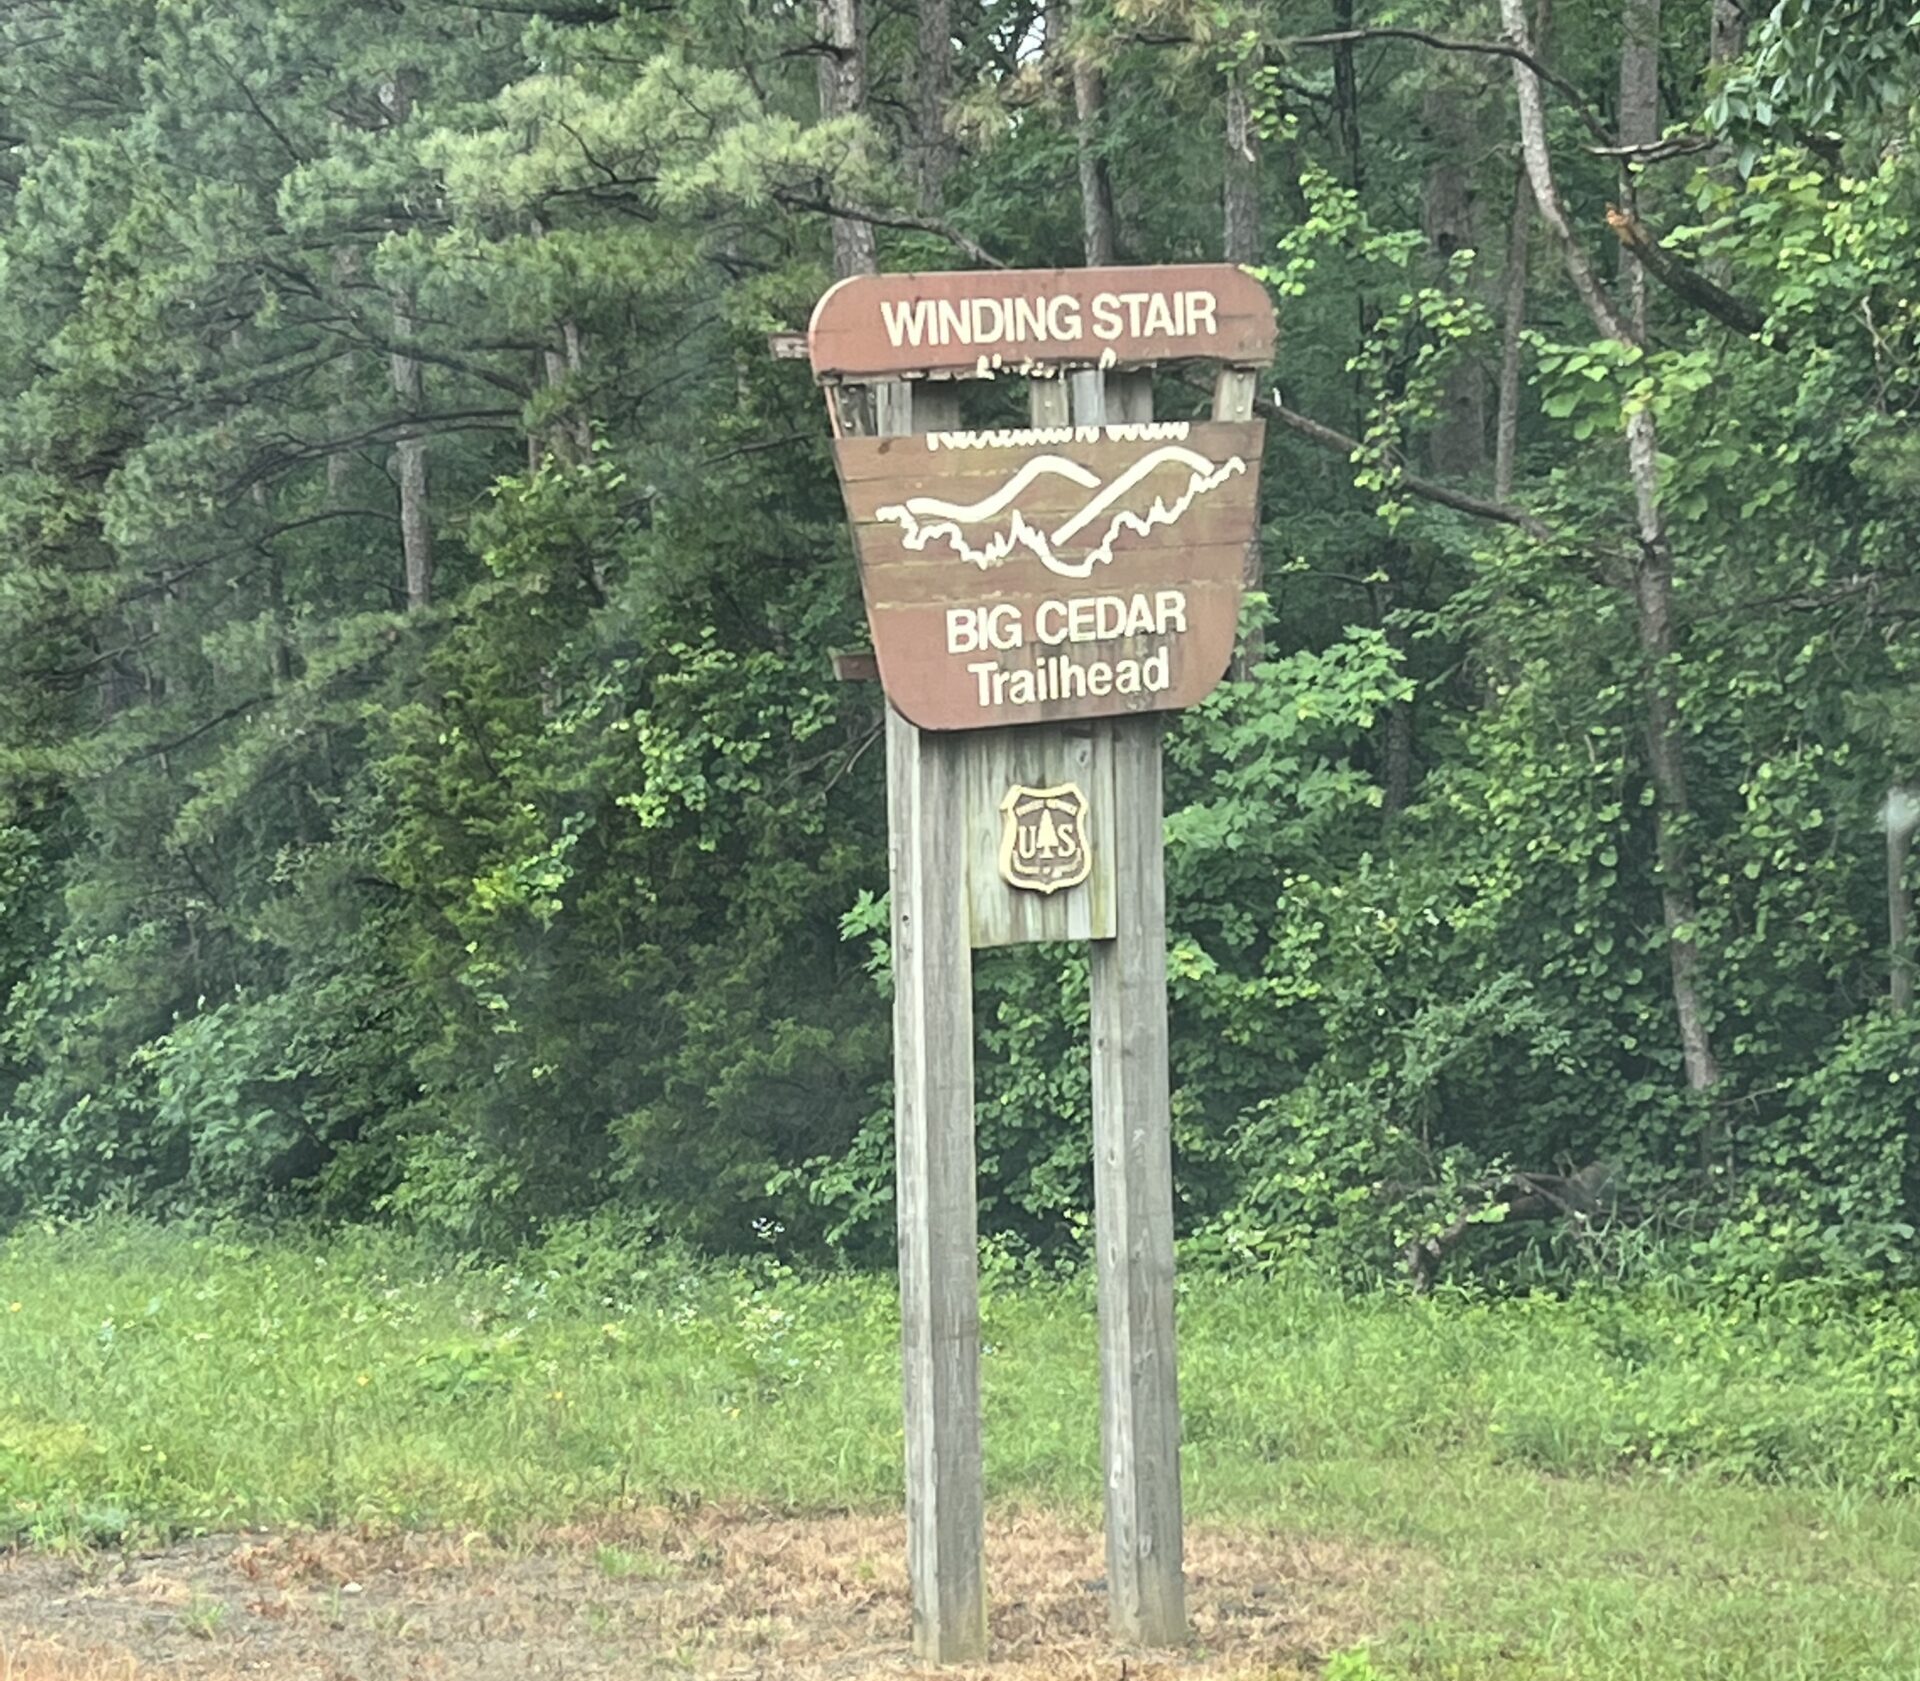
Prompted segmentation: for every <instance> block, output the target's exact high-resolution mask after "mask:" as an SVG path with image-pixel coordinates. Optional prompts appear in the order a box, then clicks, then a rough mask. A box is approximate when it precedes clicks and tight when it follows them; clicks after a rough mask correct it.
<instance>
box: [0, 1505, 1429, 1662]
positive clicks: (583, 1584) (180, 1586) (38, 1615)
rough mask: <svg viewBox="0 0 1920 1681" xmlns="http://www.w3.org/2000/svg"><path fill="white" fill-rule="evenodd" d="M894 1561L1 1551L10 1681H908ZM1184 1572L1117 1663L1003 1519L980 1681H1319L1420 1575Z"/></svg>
mask: <svg viewBox="0 0 1920 1681" xmlns="http://www.w3.org/2000/svg"><path fill="white" fill-rule="evenodd" d="M902 1551H903V1536H902V1533H901V1525H900V1521H899V1519H898V1518H887V1517H875V1516H868V1515H841V1516H825V1517H806V1518H769V1517H766V1516H759V1515H752V1514H744V1513H727V1512H715V1511H700V1512H694V1513H648V1514H644V1515H636V1516H632V1517H628V1518H624V1519H621V1520H618V1521H610V1522H604V1523H597V1524H595V1525H593V1526H591V1527H582V1528H578V1529H568V1530H561V1531H557V1532H549V1533H546V1534H544V1535H541V1536H539V1537H537V1538H533V1539H530V1540H528V1541H526V1542H524V1543H518V1544H513V1545H501V1544H499V1543H498V1542H495V1541H490V1540H488V1539H486V1538H484V1537H481V1536H466V1537H461V1536H452V1535H403V1536H394V1537H386V1538H382V1537H375V1536H368V1535H342V1534H287V1535H270V1536H268V1535H258V1536H247V1537H237V1538H236V1537H226V1538H222V1539H216V1540H208V1541H199V1542H194V1543H192V1544H190V1545H185V1546H179V1547H174V1548H171V1549H169V1550H167V1551H165V1552H159V1553H151V1554H144V1555H133V1556H121V1555H110V1554H96V1555H90V1556H86V1557H81V1558H52V1557H46V1556H39V1555H31V1554H29V1555H22V1556H18V1557H14V1558H10V1559H0V1681H161V1678H167V1681H173V1678H176V1677H177V1678H180V1681H185V1678H187V1677H191V1678H192V1681H239V1678H241V1677H271V1678H272V1681H414V1678H419V1681H532V1678H542V1677H563V1676H564V1677H567V1678H568V1681H589V1678H594V1677H613V1676H619V1677H622V1678H627V1677H637V1676H645V1677H653V1676H661V1677H666V1676H678V1677H690V1678H700V1681H720V1678H728V1681H731V1678H736V1677H738V1678H741V1681H746V1678H750V1677H761V1676H769V1677H771V1676H779V1677H782V1678H793V1681H852V1678H857V1677H862V1676H892V1675H911V1674H915V1673H919V1672H920V1670H919V1666H918V1665H916V1664H915V1662H914V1660H913V1657H912V1653H911V1650H910V1648H909V1645H908V1641H907V1630H908V1611H907V1584H906V1567H905V1562H904V1559H903V1557H902ZM1187 1558H1188V1583H1189V1601H1190V1607H1191V1613H1192V1623H1193V1631H1194V1639H1193V1644H1192V1646H1191V1647H1190V1648H1189V1649H1188V1650H1187V1651H1185V1652H1181V1653H1174V1654H1142V1653H1136V1652H1128V1651H1126V1650H1125V1649H1124V1648H1121V1647H1118V1646H1116V1645H1115V1644H1114V1643H1113V1641H1112V1640H1111V1638H1110V1637H1109V1636H1108V1634H1107V1632H1106V1610H1107V1608H1106V1596H1105V1591H1104V1586H1105V1585H1104V1583H1103V1582H1102V1581H1101V1580H1100V1577H1101V1574H1102V1571H1103V1568H1104V1566H1103V1564H1102V1560H1101V1542H1100V1537H1099V1535H1098V1533H1097V1532H1096V1531H1094V1530H1092V1529H1089V1528H1084V1527H1081V1526H1078V1525H1075V1524H1072V1523H1068V1522H1064V1521H1062V1520H1060V1519H1058V1518H1055V1517H1051V1516H1047V1515H1041V1514H1019V1513H1006V1514H999V1515H997V1516H996V1518H995V1521H994V1523H993V1525H992V1528H991V1532H990V1535H989V1539H988V1570H989V1579H990V1581H991V1583H992V1589H993V1594H994V1599H993V1607H992V1627H993V1652H994V1663H993V1665H992V1668H991V1670H990V1671H989V1672H986V1673H991V1674H992V1675H993V1676H994V1677H995V1678H996V1681H1016V1678H1020V1677H1032V1678H1034V1681H1039V1678H1041V1677H1046V1678H1047V1681H1073V1678H1076V1677H1089V1678H1091V1677H1096V1676H1097V1677H1101V1678H1103V1681H1118V1678H1119V1677H1121V1676H1123V1675H1124V1676H1125V1677H1127V1678H1128V1681H1158V1678H1169V1681H1170V1678H1172V1677H1182V1678H1188V1677H1192V1678H1202V1677H1205V1678H1222V1681H1224V1678H1226V1677H1256V1676H1257V1677H1260V1678H1261V1681H1282V1678H1287V1677H1296V1676H1308V1675H1312V1674H1316V1673H1317V1672H1318V1670H1319V1668H1320V1665H1321V1662H1322V1660H1323V1659H1324V1658H1325V1656H1326V1654H1327V1653H1329V1652H1331V1651H1335V1650H1338V1649H1340V1648H1341V1647H1343V1646H1347V1645H1350V1644H1351V1643H1352V1642H1354V1641H1356V1640H1359V1639H1361V1638H1364V1637H1365V1636H1367V1635H1368V1634H1370V1633H1373V1632H1375V1631H1376V1630H1377V1628H1378V1625H1379V1617H1380V1611H1379V1606H1380V1602H1381V1601H1382V1600H1383V1599H1384V1598H1385V1597H1386V1595H1385V1593H1384V1592H1383V1590H1385V1589H1386V1588H1388V1587H1389V1586H1390V1585H1392V1583H1393V1582H1394V1581H1395V1580H1396V1579H1402V1578H1404V1577H1405V1576H1406V1575H1407V1573H1408V1571H1409V1568H1410V1563H1409V1561H1408V1560H1407V1559H1405V1558H1404V1557H1399V1556H1395V1555H1387V1554H1378V1553H1366V1552H1362V1551H1359V1550H1356V1549H1354V1548H1351V1547H1347V1546H1343V1545H1340V1544H1338V1543H1333V1542H1327V1541H1320V1540H1312V1539H1305V1538H1302V1537H1298V1536H1288V1535H1281V1534H1272V1533H1264V1532H1260V1531H1246V1530H1238V1531H1231V1532H1229V1531H1223V1530H1209V1529H1201V1530H1197V1531H1194V1532H1192V1533H1191V1534H1190V1535H1189V1538H1188V1550H1187ZM1412 1567H1413V1568H1417V1566H1412ZM943 1673H944V1674H946V1675H949V1676H951V1675H953V1674H955V1672H953V1671H947V1672H943ZM960 1673H964V1672H960Z"/></svg>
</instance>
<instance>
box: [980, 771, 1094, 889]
mask: <svg viewBox="0 0 1920 1681" xmlns="http://www.w3.org/2000/svg"><path fill="white" fill-rule="evenodd" d="M1092 873H1093V855H1092V853H1091V852H1090V851H1089V850H1088V846H1087V796H1086V795H1085V794H1084V793H1082V792H1081V790H1080V786H1079V784H1078V783H1074V782H1063V783H1061V784H1060V785H1059V786H1058V787H1055V788H1023V787H1021V786H1020V785H1019V784H1017V783H1016V784H1015V785H1014V786H1013V787H1011V788H1009V789H1008V790H1007V793H1006V798H1004V799H1003V800H1001V802H1000V875H1001V878H1002V879H1003V880H1004V881H1005V882H1006V883H1007V885H1008V886H1009V887H1017V888H1021V889H1023V890H1024V891H1026V892H1029V893H1058V892H1060V891H1061V890H1062V889H1063V888H1068V887H1078V886H1079V885H1080V883H1081V882H1083V881H1085V880H1086V879H1087V877H1088V876H1089V875H1091V874H1092Z"/></svg>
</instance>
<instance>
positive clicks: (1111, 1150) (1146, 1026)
mask: <svg viewBox="0 0 1920 1681" xmlns="http://www.w3.org/2000/svg"><path fill="white" fill-rule="evenodd" d="M1073 399H1074V405H1073V406H1074V410H1075V413H1074V420H1075V422H1076V423H1077V424H1080V425H1087V426H1097V425H1105V424H1108V423H1109V422H1122V421H1143V420H1151V419H1152V418H1153V382H1152V378H1151V376H1150V375H1148V374H1107V375H1105V376H1104V377H1103V376H1101V375H1100V374H1098V373H1093V374H1076V375H1074V376H1073ZM1097 729H1098V732H1099V733H1098V735H1097V736H1096V739H1095V751H1096V752H1098V753H1100V754H1102V755H1103V756H1105V757H1106V758H1107V759H1108V760H1109V762H1110V765H1111V771H1112V780H1113V800H1114V860H1113V864H1114V902H1115V906H1116V909H1117V919H1116V927H1115V931H1114V938H1112V939H1110V940H1095V941H1094V942H1093V965H1092V991H1093V1002H1092V1017H1093V1020H1092V1038H1093V1163H1094V1166H1093V1184H1094V1244H1095V1251H1096V1256H1095V1259H1096V1268H1097V1273H1098V1280H1099V1283H1098V1295H1099V1311H1100V1437H1101V1446H1102V1452H1103V1457H1104V1461H1105V1465H1106V1474H1107V1596H1108V1614H1109V1617H1110V1620H1111V1622H1112V1625H1113V1630H1114V1632H1115V1633H1116V1634H1117V1635H1119V1636H1120V1637H1121V1638H1122V1639H1123V1640H1130V1641H1137V1642H1139V1643H1140V1644H1142V1645H1147V1646H1177V1645H1179V1644H1180V1643H1181V1642H1183V1641H1184V1640H1185V1639H1186V1636H1187V1610H1186V1578H1185V1574H1184V1568H1183V1558H1182V1523H1181V1497H1180V1388H1179V1369H1178V1353H1177V1347H1176V1342H1175V1333H1174V1316H1173V1147H1172V1119H1171V1099H1170V1091H1171V1072H1170V1068H1169V1061H1168V1037H1167V915H1166V897H1167V895H1166V870H1165V861H1164V857H1163V849H1162V832H1163V830H1164V828H1165V822H1166V818H1165V796H1164V793H1163V790H1162V786H1161V755H1160V744H1161V725H1160V720H1159V719H1158V718H1156V717H1140V718H1116V719H1112V720H1109V721H1108V722H1106V723H1103V724H1101V725H1099V726H1097Z"/></svg>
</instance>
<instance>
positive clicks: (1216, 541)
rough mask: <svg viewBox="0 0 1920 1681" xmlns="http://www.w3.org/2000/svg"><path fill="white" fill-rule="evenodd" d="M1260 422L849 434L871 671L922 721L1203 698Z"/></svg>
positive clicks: (1228, 647) (1228, 598)
mask: <svg viewBox="0 0 1920 1681" xmlns="http://www.w3.org/2000/svg"><path fill="white" fill-rule="evenodd" d="M1261 438H1262V428H1261V426H1260V424H1259V423H1258V422H1255V421H1248V422H1237V423H1221V422H1192V423H1189V422H1185V421H1178V422H1170V423H1163V424H1158V425H1156V424H1152V423H1145V424H1135V425H1118V426H1086V427H1055V428H1041V429H1028V430H1021V431H1008V432H931V433H926V434H924V435H919V436H909V437H893V438H841V439H839V440H837V441H836V443H835V445H834V455H835V459H836V461H837V463H838V465H839V469H840V479H841V487H842V489H843V490H844V492H845V494H846V501H847V511H848V514H849V516H850V517H851V519H852V521H853V526H854V537H855V544H856V547H857V549H858V553H859V559H860V580H861V587H862V590H863V592H864V594H865V596H866V603H867V620H868V623H869V624H870V626H871V627H872V630H873V644H874V651H875V653H876V655H877V656H878V659H879V665H880V680H881V683H882V684H883V686H884V687H885V689H886V692H887V698H888V699H889V700H890V701H891V702H892V703H893V705H894V706H895V707H896V708H897V709H898V710H899V712H900V713H901V715H902V716H904V717H905V718H907V719H909V720H910V721H911V722H913V723H915V724H917V725H919V726H920V728H922V729H927V730H967V729H985V728H989V727H993V726H996V725H1003V724H1037V723H1049V722H1059V721H1063V720H1067V719H1076V718H1106V717H1125V716H1129V715H1133V714H1137V713H1144V712H1161V711H1167V710H1171V709H1173V708H1177V707H1183V706H1191V705H1193V704H1194V703H1195V702H1196V701H1199V700H1203V699H1204V698H1205V697H1206V696H1207V695H1208V694H1209V693H1211V692H1212V690H1213V688H1214V686H1215V685H1216V684H1217V683H1218V682H1219V681H1220V678H1221V676H1222V675H1223V674H1224V673H1225V671H1226V668H1227V664H1228V662H1229V660H1231V658H1232V656H1233V644H1234V632H1235V629H1236V627H1237V624H1238V621H1239V616H1240V598H1241V591H1242V587H1243V573H1244V562H1245V558H1246V552H1247V545H1248V543H1249V542H1250V541H1251V540H1252V538H1253V536H1254V533H1255V530H1256V527H1257V523H1258V520H1259V505H1260V499H1259V476H1260V446H1261Z"/></svg>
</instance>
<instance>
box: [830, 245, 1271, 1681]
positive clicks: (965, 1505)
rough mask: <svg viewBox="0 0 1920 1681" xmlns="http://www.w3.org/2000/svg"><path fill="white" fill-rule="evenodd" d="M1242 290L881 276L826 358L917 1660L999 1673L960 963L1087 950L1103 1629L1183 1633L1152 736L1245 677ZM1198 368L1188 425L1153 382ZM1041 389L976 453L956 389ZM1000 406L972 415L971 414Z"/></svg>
mask: <svg viewBox="0 0 1920 1681" xmlns="http://www.w3.org/2000/svg"><path fill="white" fill-rule="evenodd" d="M1273 347H1274V318H1273V310H1272V306H1271V304H1270V303H1269V302H1268V299H1267V296H1266V293H1265V291H1264V290H1263V289H1262V288H1261V286H1260V285H1259V284H1258V283H1257V282H1256V281H1255V280H1254V279H1253V278H1252V277H1251V276H1250V275H1248V274H1246V273H1245V272H1244V271H1242V270H1240V269H1237V268H1232V267H1229V266H1225V265H1218V264H1214V265H1187V266H1173V267H1165V268H1125V269H1118V268H1116V269H1088V270H1071V269H1068V270H1059V269H1053V270H1034V271H1029V272H1009V271H997V272H993V273H963V274H962V273H956V274H903V275H863V276H856V277H854V278H852V279H849V280H843V281H841V282H840V284H839V285H837V286H835V287H834V288H833V289H832V290H831V291H829V292H828V293H827V294H826V296H825V297H823V298H822V299H821V300H820V303H819V306H818V307H817V308H816V310H815V311H814V316H813V323H812V327H811V330H810V332H809V334H808V348H809V354H810V356H811V359H812V362H813V369H814V374H815V377H816V378H817V379H818V380H819V382H820V384H821V385H822V386H823V387H825V389H826V396H827V409H828V414H829V417H830V419H831V422H832V428H833V436H834V462H835V467H836V470H837V472H838V474H839V478H840V484H841V489H842V491H843V493H844V496H845V500H846V506H847V513H848V517H849V520H850V522H851V524H852V527H853V532H854V547H855V553H856V557H857V560H858V564H859V569H860V583H861V592H862V595H863V597H864V599H865V602H866V609H867V623H868V627H869V629H870V630H871V632H872V634H873V645H874V664H875V665H877V667H878V674H879V677H880V681H881V685H882V687H883V689H884V690H885V694H886V699H887V713H886V740H887V829H888V842H889V846H888V851H889V880H890V885H891V899H892V919H893V925H892V931H893V1026H894V1128H895V1145H896V1185H897V1196H898V1204H899V1210H898V1212H899V1228H900V1307H901V1330H902V1339H901V1347H902V1374H903V1380H904V1396H905V1422H906V1468H907V1477H906V1482H907V1562H908V1577H909V1580H910V1583H911V1588H912V1599H913V1638H914V1647H915V1650H916V1651H917V1652H918V1653H919V1654H920V1656H922V1657H923V1658H927V1659H930V1660H932V1661H934V1662H936V1663H960V1662H977V1661H979V1660H980V1659H982V1658H984V1657H985V1656H986V1648H987V1598H986V1593H987V1584H986V1564H985V1492H984V1480H983V1475H982V1454H981V1431H980V1306H979V1270H978V1269H979V1228H978V1210H977V1200H976V1199H977V1193H976V1184H975V1178H976V1168H975V1152H974V1113H973V1057H974V1032H973V980H972V962H973V958H972V953H973V952H974V951H975V950H980V949H983V948H990V947H995V946H1005V945H1013V944H1019V943H1022V942H1026V941H1033V940H1079V941H1086V942H1089V945H1090V965H1089V967H1090V976H1089V985H1090V991H1091V995H1092V996H1091V1011H1090V1014H1091V1024H1090V1025H1091V1034H1090V1037H1091V1046H1090V1052H1091V1061H1092V1092H1093V1156H1094V1161H1093V1184H1094V1249H1095V1260H1096V1265H1097V1274H1098V1292H1097V1294H1098V1299H1099V1320H1100V1366H1101V1379H1100V1419H1101V1443H1102V1454H1103V1458H1104V1462H1105V1467H1106V1506H1107V1576H1106V1581H1107V1594H1108V1602H1109V1610H1110V1614H1111V1620H1112V1623H1113V1627H1114V1629H1115V1632H1116V1633H1117V1634H1119V1635H1120V1636H1121V1637H1122V1638H1123V1639H1126V1640H1129V1641H1137V1642H1143V1643H1146V1644H1149V1645H1177V1644H1180V1643H1181V1642H1182V1641H1184V1639H1185V1638H1186V1600H1185V1578H1184V1573H1183V1569H1182V1563H1181V1553H1182V1518H1181V1495H1180V1409H1179V1384H1178V1370H1177V1361H1176V1357H1175V1354H1176V1343H1175V1327H1174V1311H1173V1164H1172V1146H1171V1123H1170V1083H1171V1082H1170V1074H1169V1045H1168V1028H1167V944H1166V880H1165V860H1164V857H1163V830H1164V823H1165V818H1164V797H1163V791H1162V765H1161V745H1160V743H1161V723H1162V719H1163V715H1164V714H1165V713H1167V712H1169V711H1172V710H1175V709H1178V708H1180V707H1185V706H1191V705H1193V704H1194V703H1195V702H1196V701H1199V700H1202V699H1204V698H1205V697H1206V696H1207V695H1208V694H1209V693H1210V692H1211V691H1212V690H1213V688H1214V687H1215V686H1216V685H1217V684H1218V683H1219V682H1220V680H1221V678H1222V676H1223V674H1224V673H1225V671H1226V670H1227V667H1228V665H1229V662H1230V661H1231V659H1232V655H1233V650H1234V639H1235V634H1236V629H1237V624H1238V618H1239V612H1240V606H1241V601H1242V598H1243V595H1244V588H1245V581H1246V578H1247V576H1248V572H1249V570H1250V568H1251V567H1252V566H1253V565H1254V563H1255V562H1256V561H1257V557H1258V533H1259V507H1260V494H1259V474H1260V460H1261V449H1262V443H1263V437H1262V428H1261V427H1260V425H1259V424H1258V423H1257V422H1256V421H1255V420H1254V417H1253V400H1254V382H1255V380H1256V379H1257V378H1258V376H1259V372H1260V370H1261V369H1263V368H1264V367H1266V366H1267V364H1268V363H1269V362H1270V361H1271V359H1272V356H1273ZM1169 362H1178V363H1182V364H1186V365H1189V366H1190V365H1193V364H1200V365H1203V366H1210V367H1211V369H1212V371H1213V376H1214V377H1213V403H1212V410H1211V413H1210V414H1209V415H1207V416H1205V417H1204V418H1194V419H1191V420H1184V419H1166V420H1156V418H1155V415H1154V391H1153V370H1154V369H1155V368H1156V367H1158V366H1160V365H1162V364H1164V363H1169ZM1004 379H1024V380H1025V381H1026V382H1027V398H1028V402H1027V410H1028V412H1027V416H1026V422H1025V424H1023V425H1004V424H999V423H996V424H995V425H994V426H993V427H991V428H986V429H973V430H969V429H967V428H966V427H964V426H963V425H962V423H961V417H962V402H961V394H962V391H963V388H964V387H965V385H966V383H967V382H969V381H994V380H1004ZM990 407H992V408H997V409H998V411H999V412H1001V413H1004V404H992V403H983V404H982V412H986V410H987V409H988V408H990Z"/></svg>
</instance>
